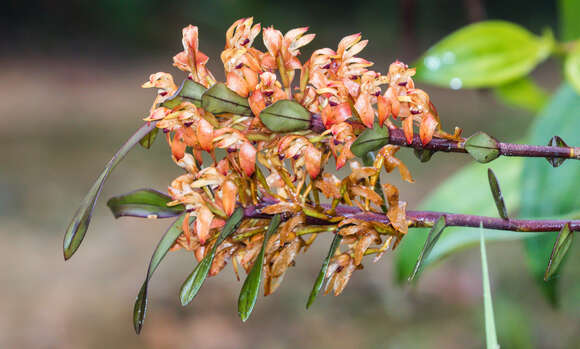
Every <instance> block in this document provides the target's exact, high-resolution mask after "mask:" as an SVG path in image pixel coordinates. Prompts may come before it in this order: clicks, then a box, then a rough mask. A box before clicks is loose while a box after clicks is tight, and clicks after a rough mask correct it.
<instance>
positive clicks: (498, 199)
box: [487, 168, 509, 219]
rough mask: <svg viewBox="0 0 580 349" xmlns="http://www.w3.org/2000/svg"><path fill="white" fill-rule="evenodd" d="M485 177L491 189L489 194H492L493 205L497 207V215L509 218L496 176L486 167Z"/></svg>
mask: <svg viewBox="0 0 580 349" xmlns="http://www.w3.org/2000/svg"><path fill="white" fill-rule="evenodd" d="M487 177H488V179H489V187H490V189H491V194H492V195H493V200H494V201H495V206H496V207H497V212H498V213H499V216H500V217H501V218H503V219H509V218H508V213H507V208H506V207H505V202H504V201H503V195H502V193H501V189H500V187H499V183H498V181H497V177H496V176H495V173H493V170H492V169H491V168H488V169H487Z"/></svg>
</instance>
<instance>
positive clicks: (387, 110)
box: [64, 18, 577, 332]
mask: <svg viewBox="0 0 580 349" xmlns="http://www.w3.org/2000/svg"><path fill="white" fill-rule="evenodd" d="M260 32H262V40H263V44H264V46H265V47H266V50H265V51H260V50H259V49H257V48H255V47H253V44H254V42H255V40H256V38H257V37H258V35H259V34H260ZM307 32H308V28H296V29H292V30H290V31H288V32H287V33H286V34H285V35H283V34H282V33H281V32H280V31H278V30H276V29H274V28H273V27H269V28H261V26H260V24H254V23H253V19H252V18H244V19H240V20H238V21H236V22H235V23H234V24H233V25H232V26H231V27H230V28H229V29H228V30H227V32H226V46H225V49H224V50H223V52H222V53H221V60H222V62H223V64H224V69H225V76H226V81H225V82H218V81H217V80H216V78H215V77H214V76H213V74H212V73H211V72H210V71H209V70H208V68H207V67H206V65H207V63H208V60H209V58H208V56H206V55H205V54H204V53H203V52H201V51H200V49H199V41H198V28H197V27H195V26H191V25H190V26H188V27H186V28H184V29H183V41H182V42H183V48H184V50H183V51H182V52H180V53H178V54H177V55H175V56H174V57H173V65H174V66H175V67H177V68H178V69H180V70H182V71H183V72H185V73H186V74H187V77H186V78H185V80H184V81H183V82H182V83H181V85H180V86H178V85H177V84H176V83H175V82H174V79H173V77H172V76H171V75H170V74H168V73H164V72H159V73H155V74H152V75H151V76H150V78H149V81H147V82H145V83H144V84H143V87H146V88H156V89H158V93H157V96H156V98H155V101H154V103H153V105H152V107H151V109H150V111H149V114H148V115H147V117H145V119H144V120H145V121H146V124H145V125H144V126H143V127H142V128H141V129H140V130H139V131H137V133H136V134H135V135H134V136H133V137H132V138H131V139H130V140H129V142H128V143H127V144H126V145H125V146H123V148H121V150H120V151H119V153H117V155H115V157H114V158H113V159H112V160H111V162H110V163H109V164H108V165H107V167H106V169H105V171H104V172H103V174H102V175H101V176H100V177H99V179H98V180H97V182H96V183H95V185H94V186H93V188H92V189H91V191H90V192H89V195H88V196H87V198H86V199H85V201H84V202H83V204H82V206H81V208H80V209H79V211H78V213H77V215H76V216H75V218H74V219H73V222H72V223H71V225H70V226H69V229H68V230H67V234H66V236H65V243H64V245H65V258H67V259H68V258H70V256H72V254H73V253H74V252H75V251H76V249H77V248H78V246H79V244H80V242H81V241H82V239H83V237H84V235H85V233H86V229H87V226H88V223H89V221H90V215H91V211H92V208H93V207H94V204H95V201H96V198H97V196H98V194H99V192H100V190H101V188H102V185H103V182H104V181H105V179H106V177H107V176H108V174H109V173H110V171H111V169H112V167H114V166H115V165H116V164H117V163H118V161H120V159H122V158H123V156H124V155H125V154H126V153H127V152H128V150H129V149H130V148H131V147H132V146H133V145H134V144H136V143H137V142H140V143H141V144H142V145H144V146H146V147H149V146H150V145H151V143H152V141H153V140H154V139H155V137H156V135H157V133H158V131H159V130H162V132H163V133H164V134H165V138H166V141H167V143H168V145H169V147H170V149H171V157H172V159H173V161H174V162H175V164H177V166H179V167H181V168H182V169H184V171H185V173H184V174H182V175H180V176H179V177H177V178H176V179H174V180H173V181H172V182H171V184H170V185H169V188H168V194H169V195H165V194H163V193H159V192H157V191H153V190H150V189H143V190H138V191H135V192H131V193H128V194H125V195H121V196H117V197H114V198H112V199H110V200H109V202H108V205H109V207H110V208H111V210H112V211H113V213H114V214H115V216H116V217H119V216H137V217H147V218H167V217H178V218H177V220H176V222H175V223H173V224H172V225H171V227H170V228H169V230H168V231H167V232H166V233H165V235H164V236H163V237H162V239H161V241H160V243H159V245H158V246H157V248H156V250H155V253H154V255H153V257H152V260H151V264H150V266H149V270H148V272H147V277H146V280H145V282H144V284H143V286H142V288H141V291H140V292H139V296H138V298H137V301H136V303H135V310H134V325H135V329H136V330H137V332H139V331H140V329H141V326H142V323H143V319H144V316H145V311H146V306H147V288H148V281H149V279H150V277H151V274H152V273H153V272H154V271H155V269H156V268H157V266H158V264H159V262H160V261H161V259H162V258H163V257H164V256H165V254H166V253H167V252H168V251H169V250H171V251H175V250H179V249H184V250H187V251H191V252H193V255H194V256H195V258H196V259H197V261H198V262H199V263H198V264H197V266H196V267H195V269H194V270H193V272H192V273H191V275H189V277H188V278H187V279H186V281H185V283H184V284H183V286H182V288H181V292H180V297H181V302H182V304H184V305H185V304H188V303H189V302H190V301H191V300H192V299H193V298H194V297H195V295H196V294H197V292H198V291H199V289H200V287H201V285H202V283H203V282H204V280H205V278H206V276H207V275H209V276H213V275H216V274H218V273H219V272H220V271H221V270H223V269H224V268H225V266H226V264H227V262H228V261H231V264H232V266H233V269H234V272H235V274H236V276H237V278H238V279H240V277H241V275H240V274H241V271H240V269H243V270H244V271H245V272H246V273H247V274H248V276H247V278H246V280H245V282H244V285H243V287H242V292H241V294H240V299H239V303H238V308H239V312H240V316H241V317H242V319H243V320H246V319H247V317H248V316H249V315H250V313H251V311H252V309H253V307H254V304H255V302H256V298H257V294H258V290H259V287H260V285H261V284H262V283H263V289H264V294H265V295H269V294H271V293H273V292H274V291H275V290H276V289H277V288H278V287H279V285H280V283H281V282H282V280H283V278H284V275H285V273H286V271H287V269H288V267H290V266H292V265H294V263H295V258H296V256H297V255H298V253H299V252H305V251H306V250H307V249H308V248H309V246H310V245H312V243H313V242H314V241H315V240H316V239H317V237H318V236H319V235H320V234H321V233H329V232H330V233H333V234H334V238H333V240H332V244H331V247H330V251H329V253H328V256H327V257H326V259H325V260H324V263H323V267H322V269H321V271H320V274H319V276H318V278H317V280H316V282H315V285H314V287H313V290H312V293H311V295H310V298H309V300H308V305H310V304H311V303H312V301H313V300H314V298H315V297H316V295H317V294H318V292H319V291H320V290H321V288H322V284H323V282H324V281H325V280H326V286H325V291H326V293H329V292H332V293H334V294H335V295H338V294H340V293H341V292H342V291H343V290H344V288H345V286H346V285H347V283H348V281H349V280H350V278H351V276H352V274H353V272H354V271H355V270H358V269H362V261H363V259H364V256H367V255H374V261H377V260H379V259H380V257H381V256H382V255H383V254H384V253H385V252H387V251H389V250H393V249H395V248H396V247H397V246H398V244H399V243H400V241H401V239H403V238H404V237H405V235H406V234H407V232H408V228H409V227H410V226H411V227H421V226H423V227H425V226H428V227H431V226H434V228H433V230H437V229H438V232H439V233H440V232H441V231H442V229H443V228H444V227H445V225H453V224H457V225H461V224H465V225H466V226H467V225H468V224H472V222H471V221H468V222H467V223H465V222H464V221H462V219H463V220H465V219H466V218H465V217H464V216H461V215H456V216H453V217H451V216H449V217H451V218H450V219H449V220H448V221H445V217H444V216H443V215H440V216H436V215H434V214H433V213H425V217H424V218H420V217H418V216H417V212H415V214H410V213H409V212H407V210H406V206H407V204H406V202H405V201H403V200H401V199H400V197H399V190H398V188H397V187H396V186H394V185H393V184H391V183H384V184H382V185H381V180H380V173H381V171H382V170H383V169H384V170H385V171H386V172H387V173H390V172H392V171H394V170H395V169H397V170H398V172H399V173H400V176H401V178H402V179H403V180H405V181H408V182H413V178H412V176H411V173H410V172H409V170H408V169H407V167H406V166H405V164H404V163H403V162H402V161H401V160H400V159H398V158H397V157H395V154H396V152H397V151H398V150H399V146H398V145H394V144H399V145H406V146H411V147H414V148H415V149H416V151H417V155H418V156H419V157H420V159H421V160H422V161H426V160H428V158H429V157H430V151H431V150H437V149H436V147H439V148H438V150H441V151H457V152H469V153H470V154H471V155H472V156H473V157H474V158H475V159H476V160H478V161H481V162H487V161H490V160H493V159H494V158H495V157H497V156H499V155H508V156H509V155H510V154H512V153H513V151H504V152H503V153H502V151H503V150H502V149H503V148H502V146H505V145H506V144H505V143H498V142H497V141H495V140H494V139H492V138H491V137H489V136H487V135H485V134H477V135H474V136H472V137H471V138H470V139H468V140H465V139H463V138H461V137H460V135H461V129H459V128H455V131H454V132H453V133H452V134H450V133H446V132H445V131H443V130H442V128H441V125H440V120H439V116H438V114H437V111H436V108H435V106H434V105H433V103H432V102H431V100H430V98H429V95H428V94H427V93H426V92H425V91H423V90H420V89H417V88H416V87H415V84H414V82H413V75H414V74H415V70H414V69H413V68H409V67H408V66H407V65H405V64H404V63H402V62H399V61H396V62H394V63H392V64H391V65H390V66H389V68H388V71H387V73H386V74H385V75H382V74H381V73H379V72H376V71H373V70H371V69H370V68H371V67H372V66H373V63H372V62H370V61H368V60H366V59H364V58H361V57H359V56H357V55H358V54H359V53H360V52H361V51H362V50H363V49H364V48H365V46H366V45H367V43H368V41H367V40H361V35H360V34H353V35H349V36H346V37H345V38H343V39H342V40H341V41H340V42H339V44H338V47H337V49H336V50H333V49H330V48H322V49H318V50H315V51H314V52H313V53H312V55H311V56H310V58H309V59H307V60H306V61H305V62H301V60H300V59H299V57H300V49H302V48H303V47H304V46H305V45H307V44H309V43H310V42H311V41H312V40H313V39H314V37H315V35H314V34H309V33H307ZM297 71H299V74H298V73H297ZM297 77H298V79H296V78H297ZM295 80H297V83H296V84H293V82H294V81H295ZM416 129H418V137H417V135H416ZM397 135H402V136H401V139H402V141H400V142H399V143H397ZM390 136H391V138H390ZM441 142H447V143H445V144H443V143H441ZM204 153H207V156H204ZM572 154H574V153H573V152H572ZM356 157H359V158H360V159H361V160H362V163H361V162H359V161H358V160H357V159H355V158H356ZM570 157H572V155H571V156H570ZM333 161H334V163H335V168H336V169H337V170H338V169H340V168H342V167H344V166H345V165H347V163H348V166H349V167H350V173H349V174H348V175H347V176H346V177H344V178H342V179H340V178H338V177H337V176H336V175H335V174H333V173H332V172H334V171H333V170H332V166H331V162H333ZM497 191H499V187H498V189H497ZM494 195H495V193H494ZM502 200H503V199H502ZM454 217H455V218H454ZM502 217H503V216H502ZM437 219H439V220H437ZM453 219H455V221H453ZM506 219H507V218H506ZM436 221H437V222H436ZM441 222H442V223H441ZM524 223H525V222H524ZM524 223H522V224H524ZM486 224H488V225H490V226H492V229H498V227H499V228H503V229H512V228H513V230H516V229H519V227H518V226H517V225H513V226H507V227H506V226H503V225H502V224H503V223H502V221H501V220H500V221H499V222H497V221H492V220H488V221H486ZM558 224H559V223H554V225H555V226H557V225H558ZM494 225H495V228H494ZM438 227H439V228H438ZM436 228H437V229H436ZM576 228H577V227H576V226H574V227H573V228H572V229H576ZM418 265H419V264H418Z"/></svg>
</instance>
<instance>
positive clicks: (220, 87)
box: [201, 82, 252, 115]
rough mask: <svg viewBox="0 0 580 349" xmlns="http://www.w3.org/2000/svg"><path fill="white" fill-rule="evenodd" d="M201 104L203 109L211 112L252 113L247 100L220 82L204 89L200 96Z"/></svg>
mask: <svg viewBox="0 0 580 349" xmlns="http://www.w3.org/2000/svg"><path fill="white" fill-rule="evenodd" d="M201 105H202V107H203V109H205V111H207V112H210V113H212V114H224V113H232V114H238V115H252V110H251V109H250V104H249V103H248V100H247V99H246V98H244V97H242V96H240V95H238V94H237V93H235V92H234V91H232V90H230V89H229V88H228V87H227V86H226V85H225V84H224V83H221V82H219V83H217V84H215V85H213V86H212V87H211V88H210V89H209V90H207V91H205V93H204V94H203V95H202V96H201Z"/></svg>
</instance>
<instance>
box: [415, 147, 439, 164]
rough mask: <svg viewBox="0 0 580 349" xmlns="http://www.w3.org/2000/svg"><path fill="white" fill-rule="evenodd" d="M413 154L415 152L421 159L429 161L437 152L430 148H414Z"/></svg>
mask: <svg viewBox="0 0 580 349" xmlns="http://www.w3.org/2000/svg"><path fill="white" fill-rule="evenodd" d="M413 154H415V156H416V157H417V158H418V159H419V161H421V162H427V161H429V160H431V157H432V156H433V154H435V153H434V152H433V151H432V150H429V149H414V150H413Z"/></svg>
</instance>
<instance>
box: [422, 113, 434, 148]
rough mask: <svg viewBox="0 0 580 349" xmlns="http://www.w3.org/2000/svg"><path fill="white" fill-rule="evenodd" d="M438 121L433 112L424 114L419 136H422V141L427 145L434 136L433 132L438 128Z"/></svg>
mask: <svg viewBox="0 0 580 349" xmlns="http://www.w3.org/2000/svg"><path fill="white" fill-rule="evenodd" d="M437 125H438V122H437V120H435V117H433V115H432V114H431V113H427V114H425V115H423V119H422V120H421V126H420V128H419V136H420V137H421V143H423V145H426V144H427V143H429V142H431V139H432V138H433V133H435V129H436V128H437Z"/></svg>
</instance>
